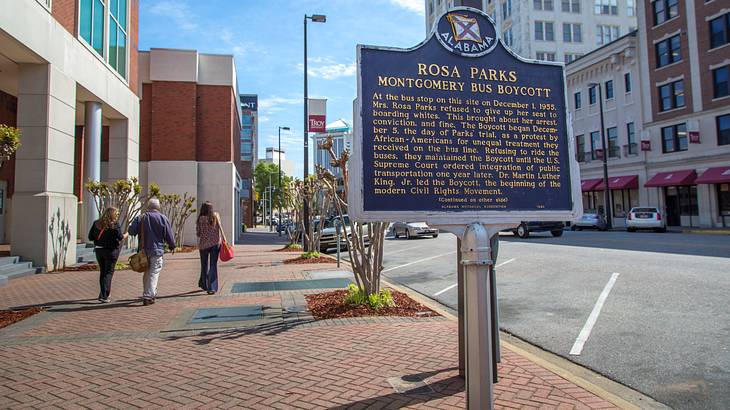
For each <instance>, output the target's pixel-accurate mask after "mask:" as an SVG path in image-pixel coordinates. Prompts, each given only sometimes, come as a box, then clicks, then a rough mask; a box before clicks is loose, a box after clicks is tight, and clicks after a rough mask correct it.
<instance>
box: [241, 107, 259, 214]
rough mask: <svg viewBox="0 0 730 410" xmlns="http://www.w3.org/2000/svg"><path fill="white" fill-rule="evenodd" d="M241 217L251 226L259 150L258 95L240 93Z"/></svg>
mask: <svg viewBox="0 0 730 410" xmlns="http://www.w3.org/2000/svg"><path fill="white" fill-rule="evenodd" d="M240 102H241V148H240V149H241V158H240V163H241V166H240V170H241V180H242V187H241V197H240V203H241V205H240V206H241V219H242V221H241V222H242V223H245V224H246V226H253V225H254V221H255V220H256V215H255V214H256V206H255V203H256V198H255V195H254V191H255V190H254V188H253V186H254V183H253V176H254V170H255V169H256V162H257V156H258V151H259V145H258V144H259V136H258V129H259V120H258V105H259V102H258V96H257V95H256V94H241V95H240Z"/></svg>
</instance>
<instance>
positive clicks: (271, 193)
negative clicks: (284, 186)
mask: <svg viewBox="0 0 730 410" xmlns="http://www.w3.org/2000/svg"><path fill="white" fill-rule="evenodd" d="M268 191H269V232H273V231H274V213H273V212H272V211H271V204H272V203H273V202H272V200H273V199H274V195H273V193H274V190H273V189H271V173H269V189H268Z"/></svg>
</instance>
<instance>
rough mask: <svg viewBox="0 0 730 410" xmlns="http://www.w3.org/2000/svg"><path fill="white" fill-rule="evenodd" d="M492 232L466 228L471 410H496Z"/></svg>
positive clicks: (463, 251) (464, 248) (464, 260)
mask: <svg viewBox="0 0 730 410" xmlns="http://www.w3.org/2000/svg"><path fill="white" fill-rule="evenodd" d="M489 234H490V232H489V230H488V229H487V228H486V227H484V226H483V225H481V224H480V223H472V224H471V225H469V226H468V227H467V228H466V231H465V232H464V236H463V237H462V243H461V264H462V265H463V267H464V317H465V319H466V320H465V322H466V323H465V335H466V383H465V385H466V404H467V408H468V409H469V410H477V409H479V410H481V409H492V408H494V404H493V402H492V383H493V377H492V376H493V368H492V354H493V350H492V324H491V322H492V313H491V306H492V302H491V300H490V299H491V291H490V284H489V282H490V278H489V276H490V274H491V269H490V267H491V265H492V264H493V262H492V258H491V248H490V238H491V235H489Z"/></svg>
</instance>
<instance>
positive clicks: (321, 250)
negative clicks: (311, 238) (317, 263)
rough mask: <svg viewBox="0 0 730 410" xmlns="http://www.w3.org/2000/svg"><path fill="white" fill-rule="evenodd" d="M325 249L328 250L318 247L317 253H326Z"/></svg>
mask: <svg viewBox="0 0 730 410" xmlns="http://www.w3.org/2000/svg"><path fill="white" fill-rule="evenodd" d="M327 249H328V248H327V247H326V246H325V247H324V248H323V247H320V248H319V253H327Z"/></svg>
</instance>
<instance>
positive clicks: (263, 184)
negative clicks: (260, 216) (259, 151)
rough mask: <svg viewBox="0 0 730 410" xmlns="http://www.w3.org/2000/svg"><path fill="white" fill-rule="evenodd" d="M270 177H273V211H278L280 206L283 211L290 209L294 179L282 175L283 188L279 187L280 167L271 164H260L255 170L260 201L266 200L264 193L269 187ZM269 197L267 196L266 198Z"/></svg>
mask: <svg viewBox="0 0 730 410" xmlns="http://www.w3.org/2000/svg"><path fill="white" fill-rule="evenodd" d="M269 176H271V187H272V189H273V199H274V202H273V209H274V210H277V209H278V208H279V206H281V208H282V209H286V208H288V207H289V205H290V203H291V201H292V200H291V189H290V187H291V185H292V178H291V177H290V176H288V175H286V174H285V173H284V172H283V171H282V173H281V186H279V166H278V165H277V164H275V163H271V162H259V163H258V164H257V165H256V169H255V170H254V178H256V186H255V187H256V194H257V195H258V198H259V199H263V198H264V192H266V190H267V189H268V187H269ZM268 197H269V195H268V194H266V198H268Z"/></svg>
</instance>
